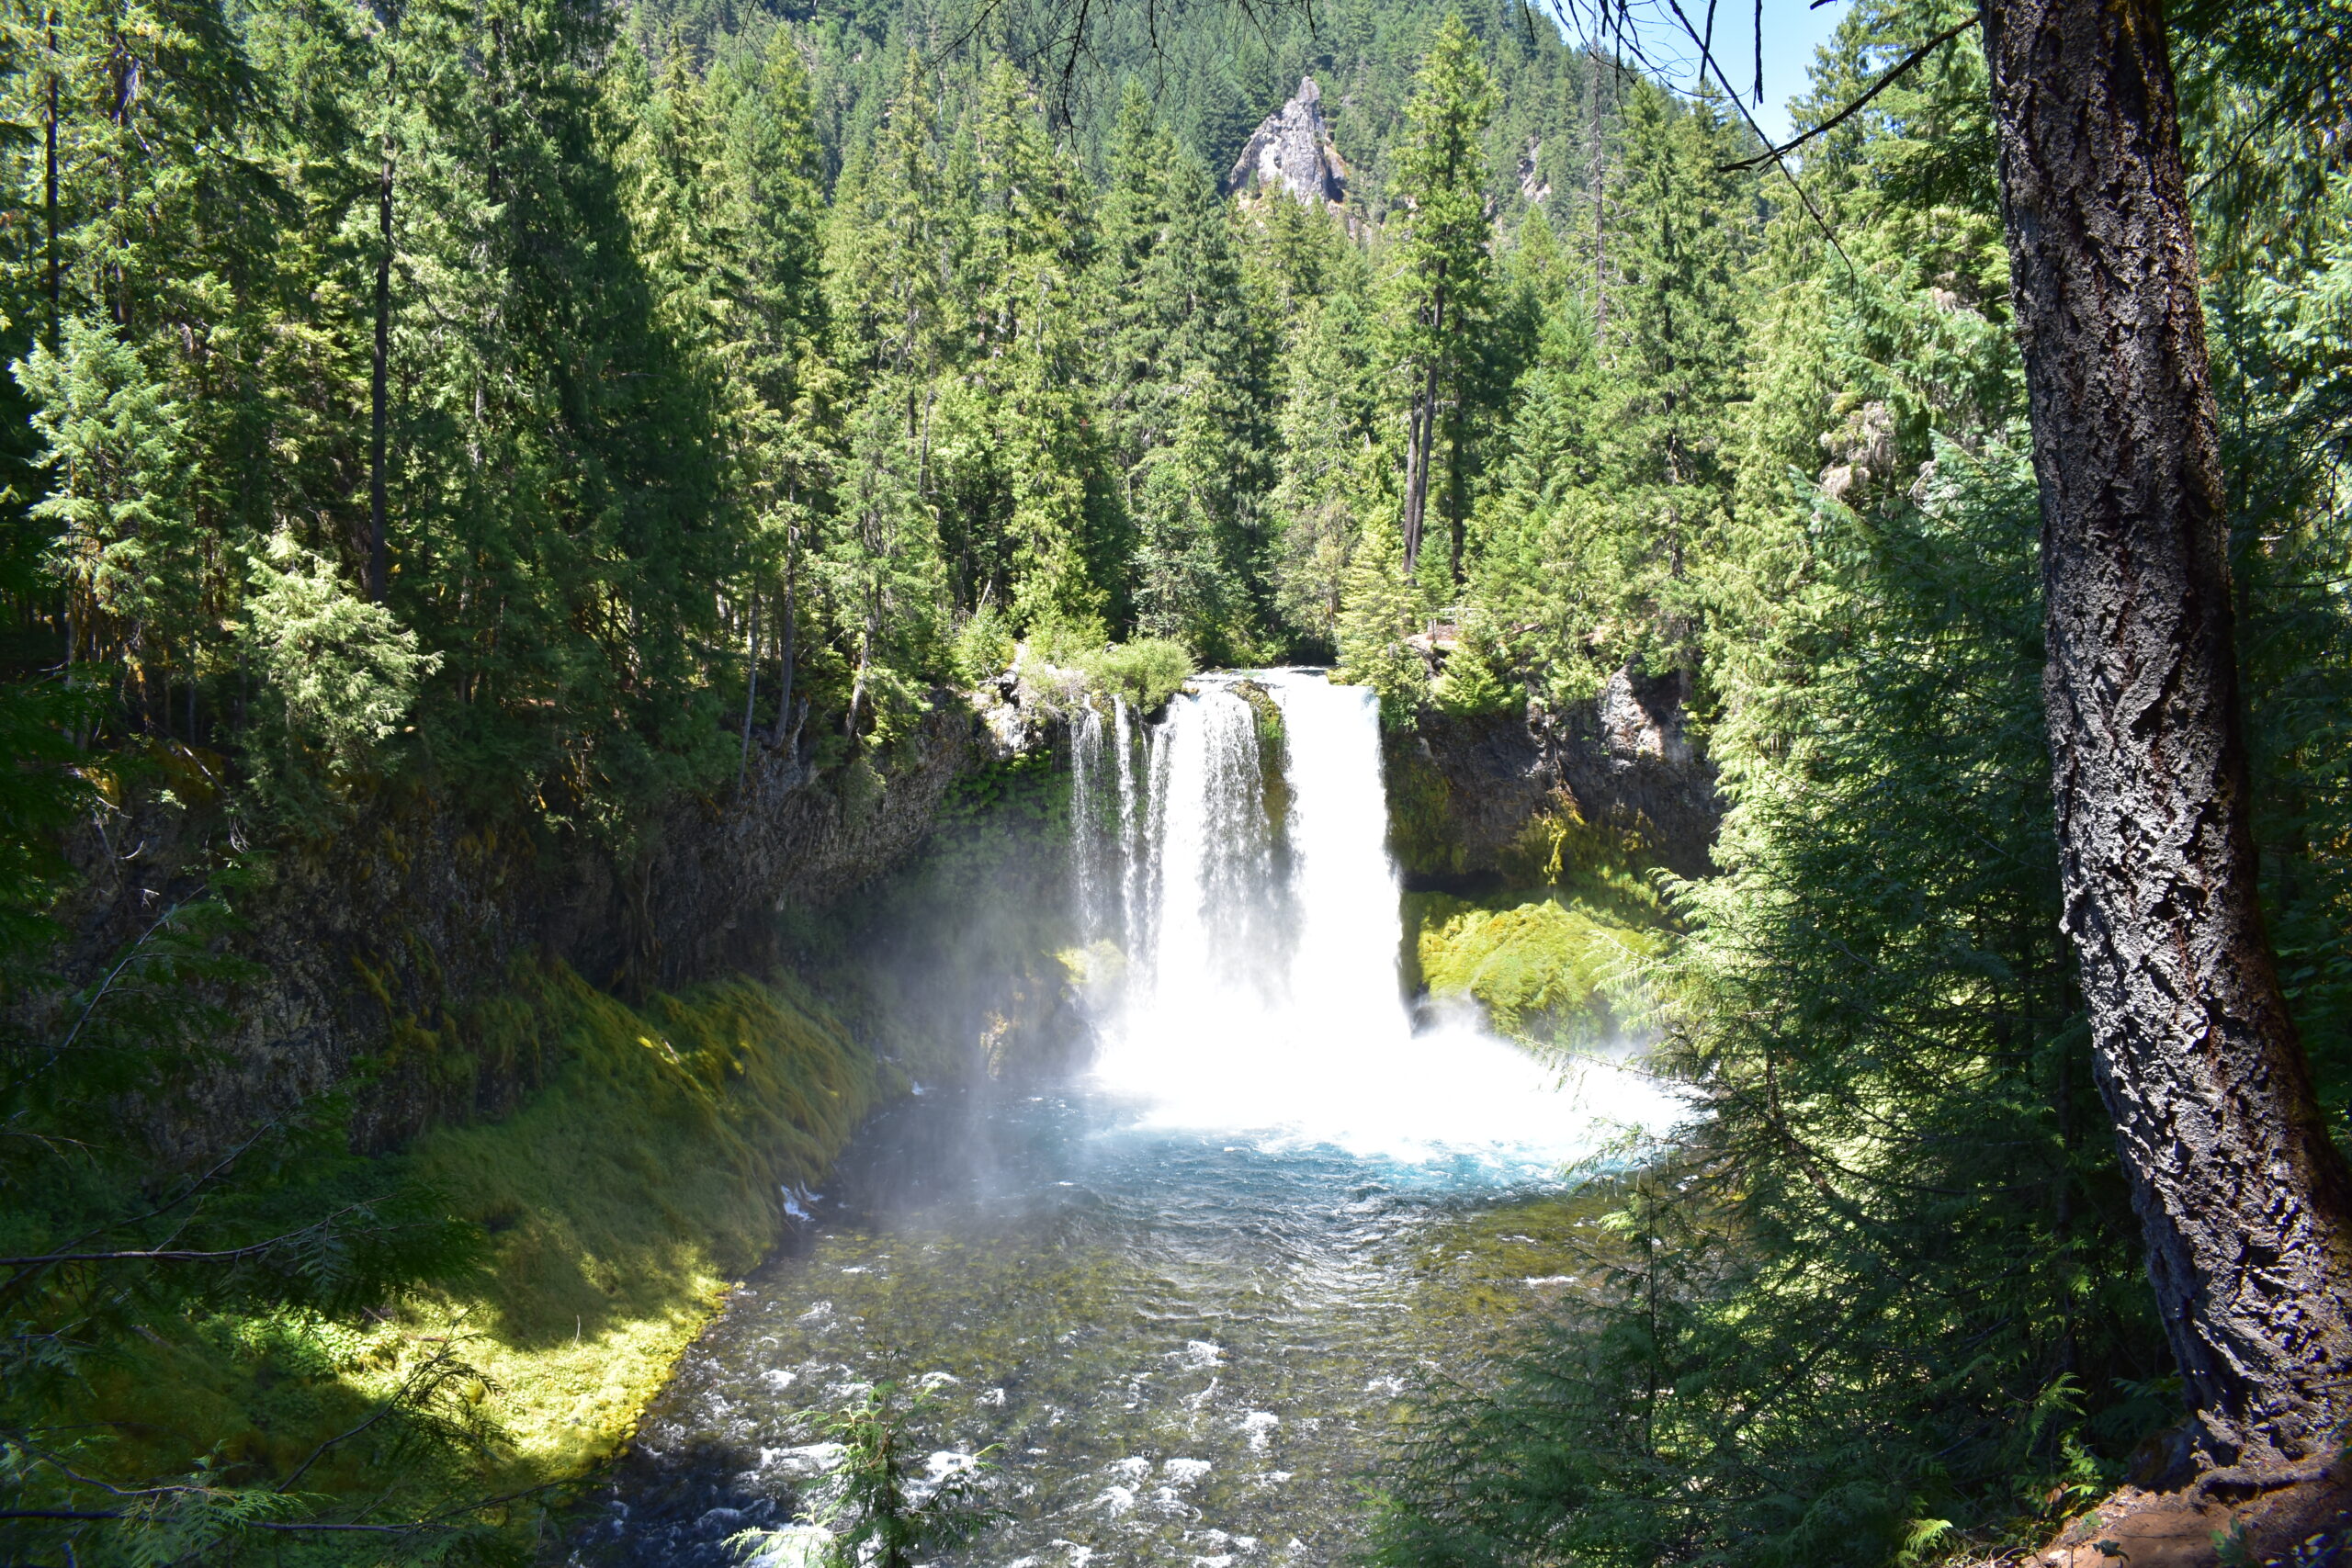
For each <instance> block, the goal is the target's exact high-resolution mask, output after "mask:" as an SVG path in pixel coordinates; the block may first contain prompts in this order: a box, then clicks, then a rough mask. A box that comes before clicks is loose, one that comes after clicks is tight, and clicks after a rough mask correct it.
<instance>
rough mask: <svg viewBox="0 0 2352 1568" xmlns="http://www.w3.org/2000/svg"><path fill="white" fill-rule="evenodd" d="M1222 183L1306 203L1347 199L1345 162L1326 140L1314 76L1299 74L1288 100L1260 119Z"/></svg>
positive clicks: (1238, 189)
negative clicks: (1295, 89) (1294, 89)
mask: <svg viewBox="0 0 2352 1568" xmlns="http://www.w3.org/2000/svg"><path fill="white" fill-rule="evenodd" d="M1225 186H1226V189H1227V190H1228V191H1231V192H1234V193H1236V194H1243V193H1249V192H1281V193H1283V194H1286V195H1288V196H1290V197H1292V198H1293V199H1295V200H1296V201H1299V202H1302V203H1305V204H1306V205H1307V206H1310V207H1311V206H1313V205H1314V204H1315V203H1317V202H1318V201H1323V202H1331V203H1334V204H1336V203H1338V202H1340V201H1343V200H1345V199H1346V197H1347V194H1348V171H1347V165H1346V164H1342V163H1341V162H1340V152H1339V149H1338V148H1336V147H1334V146H1333V145H1332V144H1331V132H1330V128H1329V124H1328V123H1327V122H1326V121H1325V120H1324V118H1323V90H1322V89H1321V88H1320V87H1317V85H1315V78H1314V77H1312V76H1306V77H1302V78H1300V80H1299V84H1298V91H1297V92H1295V93H1294V94H1292V95H1291V98H1290V101H1289V102H1288V103H1286V104H1284V105H1283V107H1281V108H1279V109H1277V110H1275V111H1274V112H1273V113H1272V114H1270V115H1268V116H1267V117H1266V118H1264V119H1263V120H1262V121H1261V122H1260V123H1259V126H1258V129H1257V130H1256V131H1255V132H1254V133H1253V134H1252V135H1251V136H1250V144H1249V145H1248V146H1246V147H1244V148H1243V149H1242V150H1241V156H1240V157H1239V158H1238V159H1237V160H1236V161H1235V162H1234V165H1233V172H1232V173H1231V174H1230V175H1227V176H1226V182H1225Z"/></svg>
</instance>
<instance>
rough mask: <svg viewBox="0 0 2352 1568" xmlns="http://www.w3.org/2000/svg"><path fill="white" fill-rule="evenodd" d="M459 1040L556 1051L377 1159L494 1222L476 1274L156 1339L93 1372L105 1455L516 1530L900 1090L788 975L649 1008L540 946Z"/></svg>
mask: <svg viewBox="0 0 2352 1568" xmlns="http://www.w3.org/2000/svg"><path fill="white" fill-rule="evenodd" d="M447 1033H448V1037H447V1041H446V1042H445V1043H447V1045H448V1046H450V1047H453V1048H455V1047H464V1048H474V1049H486V1048H494V1047H506V1048H522V1049H527V1050H530V1051H533V1052H536V1053H539V1054H542V1055H545V1056H546V1057H547V1058H548V1059H550V1060H554V1061H558V1062H560V1066H558V1067H556V1068H555V1070H554V1072H553V1074H552V1076H551V1077H550V1079H549V1081H548V1083H547V1084H546V1085H545V1086H544V1087H543V1088H541V1089H539V1090H537V1092H535V1093H534V1094H532V1095H531V1096H529V1097H528V1098H527V1099H526V1101H525V1102H524V1103H523V1105H522V1106H521V1107H520V1108H518V1109H517V1110H516V1111H515V1112H514V1113H513V1114H511V1115H509V1116H507V1117H505V1118H503V1119H502V1120H499V1121H496V1122H483V1123H480V1124H476V1125H470V1126H455V1127H443V1128H437V1129H435V1130H434V1131H432V1132H429V1133H427V1134H424V1136H423V1137H421V1138H419V1139H417V1140H416V1141H415V1142H414V1143H413V1145H411V1146H410V1147H409V1148H407V1149H406V1150H404V1151H403V1152H402V1153H401V1154H399V1155H397V1156H383V1157H382V1158H381V1159H379V1160H378V1161H376V1162H372V1168H371V1169H369V1170H368V1172H367V1177H368V1179H369V1183H370V1185H372V1186H374V1187H377V1188H379V1189H380V1188H383V1187H385V1186H388V1185H391V1184H394V1183H399V1182H413V1183H414V1184H416V1186H417V1187H418V1188H421V1190H424V1192H427V1193H430V1194H431V1195H433V1197H434V1198H435V1200H437V1201H438V1203H439V1204H440V1206H441V1207H442V1209H443V1210H444V1211H445V1212H446V1213H447V1214H449V1215H452V1216H455V1217H457V1218H458V1219H461V1220H464V1221H466V1222H469V1223H470V1224H474V1225H478V1226H479V1227H481V1235H482V1236H483V1237H484V1246H483V1247H482V1250H481V1253H480V1255H479V1257H478V1258H477V1259H476V1261H475V1267H474V1268H473V1269H471V1270H470V1271H469V1272H468V1273H467V1274H466V1275H464V1276H463V1277H461V1278H459V1279H458V1280H452V1281H447V1282H444V1283H442V1284H438V1285H435V1286H433V1287H429V1288H425V1289H421V1290H417V1291H413V1292H406V1293H404V1294H401V1295H399V1296H396V1297H393V1298H392V1299H389V1300H386V1301H384V1302H381V1303H374V1304H371V1305H368V1306H366V1307H364V1308H362V1309H361V1310H359V1311H357V1312H356V1313H351V1314H344V1315H340V1316H337V1317H333V1318H331V1317H328V1316H325V1315H322V1314H316V1313H310V1312H287V1311H278V1312H267V1313H260V1314H239V1313H235V1312H224V1313H219V1314H212V1315H209V1316H208V1317H206V1318H204V1319H202V1320H200V1321H196V1322H192V1323H188V1324H187V1325H182V1326H183V1327H184V1329H185V1332H178V1331H165V1332H154V1333H150V1334H149V1335H148V1336H146V1337H144V1338H143V1339H141V1340H139V1341H135V1342H133V1343H132V1344H131V1345H130V1347H129V1348H126V1349H125V1350H124V1351H122V1352H121V1353H119V1354H118V1355H117V1356H116V1357H114V1358H113V1359H112V1360H111V1362H110V1364H109V1365H108V1366H107V1369H106V1370H105V1371H104V1373H103V1374H102V1375H101V1376H100V1377H99V1378H98V1379H97V1380H96V1387H95V1388H94V1390H93V1393H94V1394H95V1395H96V1397H95V1399H94V1400H93V1402H92V1404H91V1407H90V1416H91V1417H92V1418H93V1419H94V1420H95V1421H96V1422H98V1423H100V1424H102V1425H104V1426H107V1427H110V1428H111V1429H112V1430H113V1431H115V1432H116V1433H118V1434H119V1437H118V1438H117V1439H116V1446H114V1447H113V1449H112V1450H111V1451H110V1452H109V1454H108V1455H107V1457H108V1459H109V1460H110V1461H113V1462H116V1463H127V1464H132V1465H136V1466H137V1467H138V1468H140V1469H141V1470H143V1471H145V1472H149V1473H203V1472H211V1473H215V1474H218V1475H220V1477H221V1479H222V1480H224V1481H231V1482H233V1481H234V1480H235V1479H236V1478H237V1477H239V1476H241V1475H243V1474H247V1473H252V1474H264V1475H274V1476H279V1477H288V1478H292V1480H293V1482H295V1483H299V1488H300V1494H301V1495H306V1496H307V1497H308V1498H309V1499H310V1500H311V1501H313V1502H323V1503H324V1504H325V1505H326V1506H327V1507H330V1508H334V1509H336V1511H337V1512H338V1513H340V1512H342V1511H345V1506H353V1505H360V1504H363V1503H372V1508H363V1509H362V1512H363V1514H365V1515H366V1517H367V1519H368V1521H369V1522H374V1523H379V1524H387V1525H389V1524H396V1523H410V1522H414V1521H417V1520H424V1521H427V1522H428V1527H429V1528H425V1529H419V1530H416V1531H414V1532H413V1536H414V1539H415V1542H416V1543H417V1544H419V1545H424V1544H427V1543H429V1542H431V1541H433V1540H435V1538H436V1537H439V1536H443V1535H457V1536H469V1537H474V1538H482V1537H504V1538H506V1539H507V1540H508V1542H509V1545H510V1547H519V1546H520V1545H521V1544H523V1543H524V1542H526V1541H527V1540H529V1539H531V1538H532V1537H534V1536H535V1535H537V1534H539V1533H540V1532H541V1530H542V1529H543V1528H544V1527H543V1523H542V1521H543V1520H544V1519H545V1518H546V1517H547V1515H548V1510H549V1509H550V1508H551V1507H552V1506H557V1505H560V1503H561V1501H562V1500H563V1497H564V1496H565V1488H566V1487H567V1486H568V1485H569V1484H571V1483H576V1482H578V1481H580V1480H581V1479H582V1478H583V1477H584V1476H586V1475H588V1474H590V1473H591V1472H593V1471H594V1468H595V1467H596V1466H597V1465H598V1464H600V1463H601V1462H602V1461H605V1460H607V1459H609V1458H610V1457H611V1456H612V1455H613V1454H615V1453H616V1452H617V1451H619V1450H620V1449H621V1448H622V1446H623V1445H625V1444H626V1443H627V1441H628V1438H629V1436H630V1434H631V1433H632V1432H633V1430H634V1429H635V1426H636V1422H637V1419H638V1416H639V1412H640V1411H641V1410H642V1409H643V1408H644V1406H645V1405H646V1404H647V1402H648V1401H650V1399H651V1398H652V1397H653V1395H654V1394H656V1393H658V1392H659V1391H660V1390H661V1388H662V1385H663V1384H664V1383H665V1382H667V1381H668V1379H669V1377H670V1374H671V1371H672V1370H673V1367H674V1365H675V1363H676V1361H677V1359H678V1357H679V1356H680V1355H681V1354H682V1353H683V1352H684V1349H685V1348H686V1347H687V1346H688V1345H689V1344H690V1343H692V1341H693V1339H694V1338H695V1336H696V1335H697V1334H698V1333H700V1332H701V1331H702V1329H703V1328H704V1326H705V1325H707V1323H708V1322H709V1320H710V1319H711V1317H712V1315H713V1314H715V1313H716V1311H717V1310H718V1307H719V1305H720V1304H721V1303H723V1302H724V1300H725V1299H726V1295H727V1292H728V1291H729V1288H730V1286H731V1284H732V1282H733V1281H734V1280H738V1279H741V1277H742V1276H743V1275H744V1273H745V1272H747V1271H748V1270H749V1269H752V1267H753V1266H754V1265H755V1264H756V1263H757V1262H758V1261H759V1260H760V1258H762V1257H763V1256H764V1255H765V1254H766V1253H767V1251H768V1250H769V1249H770V1248H771V1247H773V1245H774V1243H775V1238H776V1237H777V1235H779V1234H781V1230H782V1227H783V1225H784V1224H785V1222H786V1218H787V1216H788V1214H789V1213H791V1212H793V1211H794V1210H796V1209H797V1206H798V1202H797V1197H796V1194H799V1193H802V1192H805V1191H806V1190H808V1189H809V1186H810V1185H811V1184H812V1183H814V1182H815V1181H817V1180H818V1179H819V1178H820V1177H821V1176H822V1174H823V1173H824V1172H825V1171H826V1170H827V1169H828V1168H830V1167H831V1163H832V1161H833V1160H834V1158H835V1157H836V1156H838V1155H839V1154H840V1152H841V1150H842V1147H843V1146H844V1145H846V1144H847V1143H848V1141H849V1139H850V1137H851V1135H852V1134H853V1133H854V1131H855V1130H856V1128H857V1127H858V1126H859V1124H860V1123H861V1122H863V1121H864V1120H865V1116H866V1113H867V1112H868V1111H869V1110H870V1109H872V1108H873V1107H874V1106H875V1105H876V1103H878V1102H880V1101H882V1100H887V1099H888V1098H889V1097H890V1096H891V1095H892V1094H893V1093H895V1092H898V1091H899V1090H900V1089H902V1088H903V1085H904V1082H905V1080H904V1078H903V1077H902V1076H901V1075H900V1074H899V1072H898V1070H897V1069H895V1068H894V1067H892V1066H887V1065H885V1064H883V1063H882V1062H880V1061H879V1060H877V1059H876V1056H875V1055H873V1053H872V1052H870V1051H869V1050H867V1049H866V1048H865V1047H864V1046H863V1045H861V1044H859V1043H856V1042H855V1041H854V1039H853V1038H852V1037H851V1034H850V1032H849V1031H848V1030H847V1029H846V1027H845V1026H844V1025H843V1024H842V1021H841V1020H840V1019H839V1018H838V1017H837V1016H836V1015H835V1014H834V1012H833V1011H832V1010H831V1009H830V1008H828V1007H827V1006H826V1005H825V1004H824V1003H823V1002H822V1001H820V1000H819V999H818V998H816V997H815V996H814V995H812V994H811V993H810V992H809V990H808V989H807V988H806V987H803V986H801V985H800V984H799V983H798V982H797V981H795V980H794V979H792V978H791V977H790V976H787V975H783V974H777V975H774V976H770V977H769V978H768V979H766V980H765V981H752V980H749V979H735V980H729V981H723V982H719V983H716V984H713V985H709V986H705V987H695V988H691V989H689V990H687V991H685V992H683V993H681V994H678V995H675V996H671V995H662V994H657V995H655V996H652V997H650V998H647V999H646V1000H645V1001H644V1002H642V1003H641V1004H638V1005H635V1006H631V1005H628V1004H626V1003H623V1002H621V1001H618V1000H616V999H615V998H612V997H610V996H607V995H605V994H603V993H601V992H598V991H596V990H595V989H594V988H593V987H589V986H588V985H586V984H585V983H584V982H583V981H582V979H581V978H580V977H579V976H577V975H576V974H574V973H573V972H572V971H571V969H570V968H568V967H567V966H565V965H563V964H560V963H559V962H537V961H531V962H525V963H520V964H516V965H515V967H514V968H513V970H512V971H511V972H510V975H509V977H508V985H507V986H506V987H504V989H503V991H502V992H501V993H500V995H499V996H498V997H496V998H493V999H492V1000H489V1001H486V1002H484V1003H482V1004H481V1005H479V1006H477V1007H474V1008H471V1009H469V1010H466V1011H465V1012H463V1013H462V1014H460V1015H459V1016H458V1018H457V1019H455V1020H453V1021H451V1022H450V1024H449V1026H448V1032H447ZM290 1489H291V1488H290V1487H289V1490H290ZM488 1498H502V1499H505V1501H504V1502H503V1503H502V1504H499V1505H497V1506H492V1507H490V1508H487V1509H482V1508H480V1507H479V1506H478V1505H479V1504H480V1503H481V1501H482V1500H483V1499H488ZM484 1544H487V1542H484Z"/></svg>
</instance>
